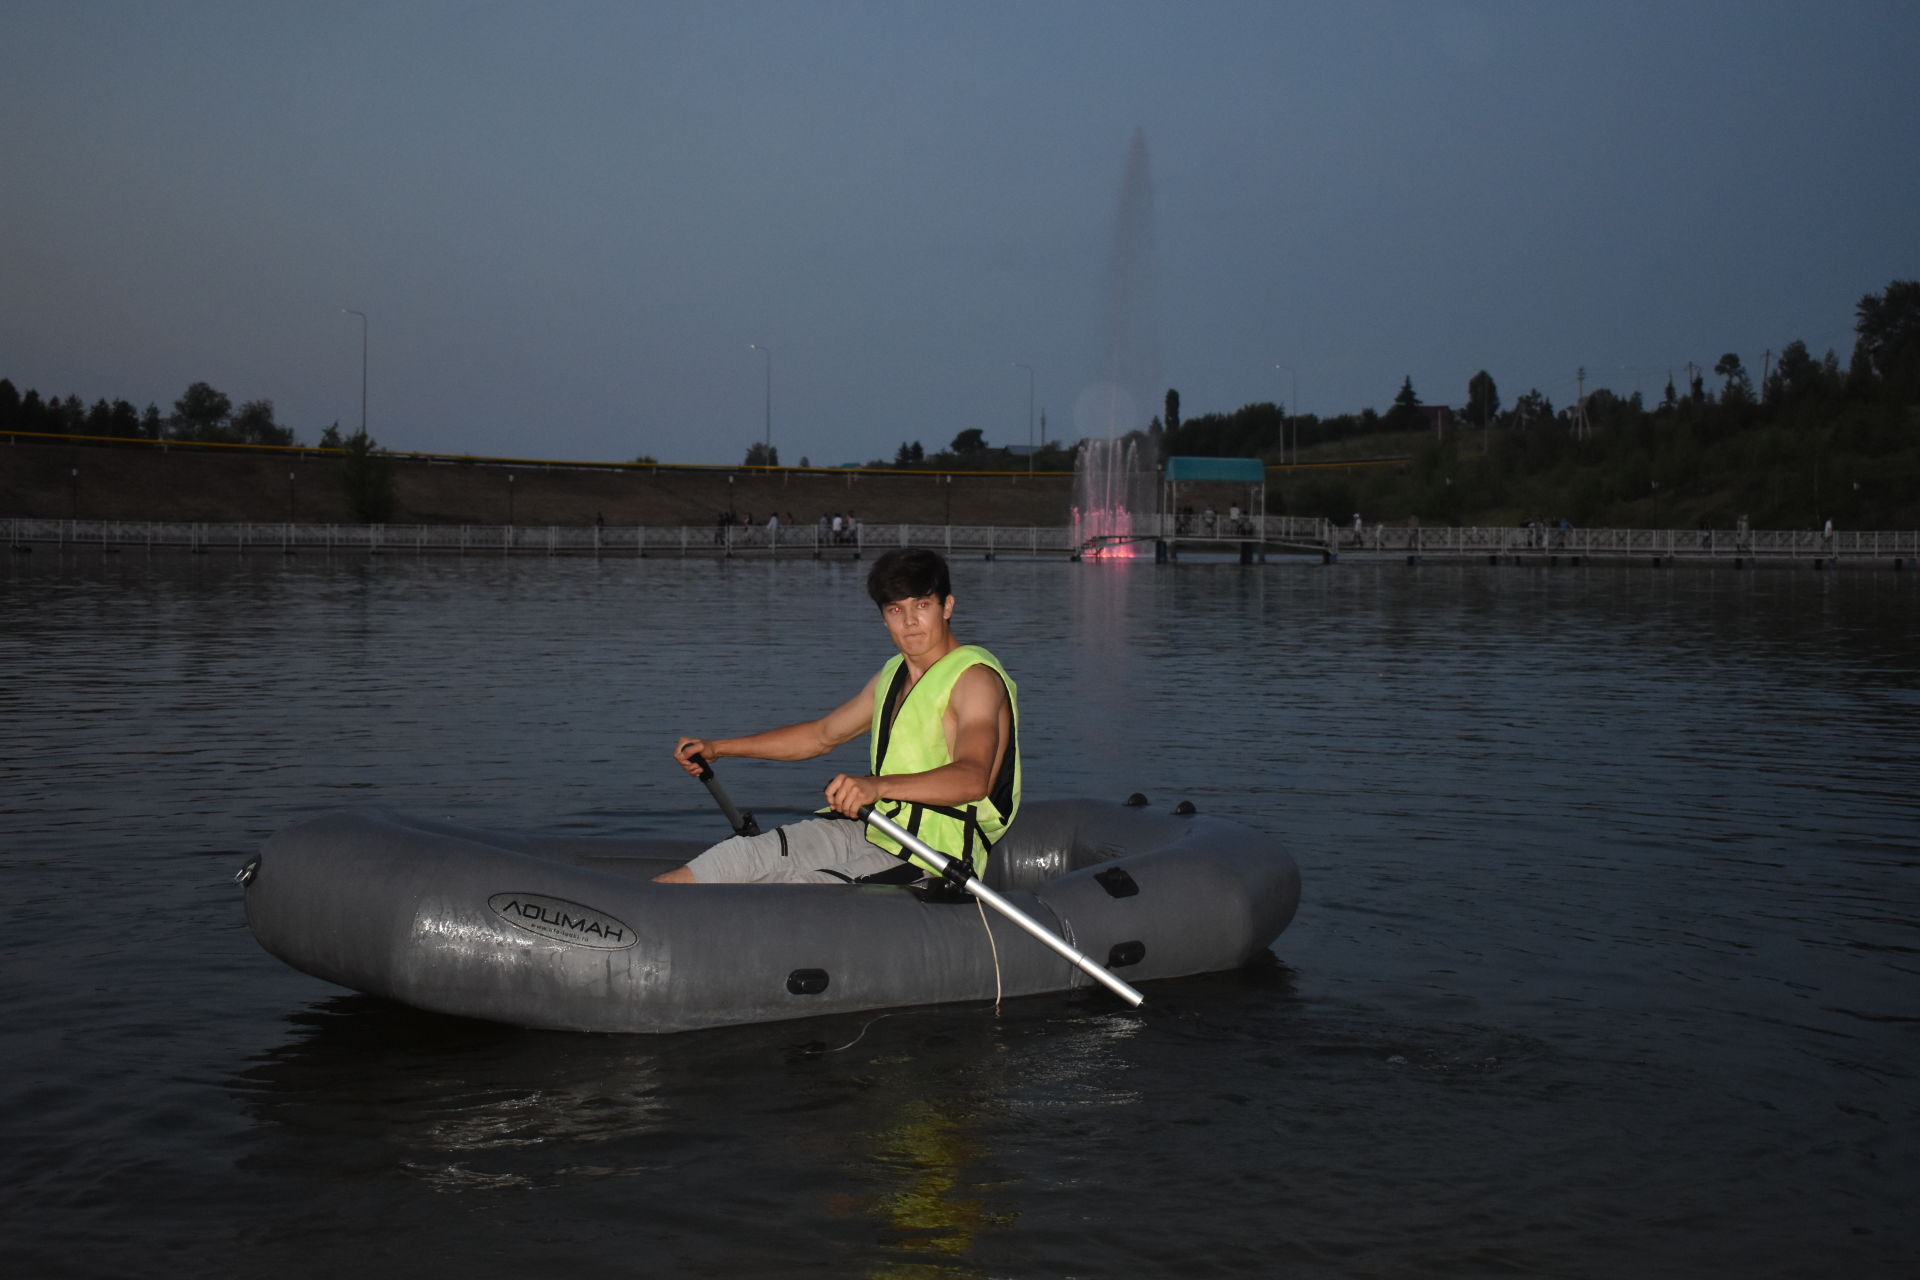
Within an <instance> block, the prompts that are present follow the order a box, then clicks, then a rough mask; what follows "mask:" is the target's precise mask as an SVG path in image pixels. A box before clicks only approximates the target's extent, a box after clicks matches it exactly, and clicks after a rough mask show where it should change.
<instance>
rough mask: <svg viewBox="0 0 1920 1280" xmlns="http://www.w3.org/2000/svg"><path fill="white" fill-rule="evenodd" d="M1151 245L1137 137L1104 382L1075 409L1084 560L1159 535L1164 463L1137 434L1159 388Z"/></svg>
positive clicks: (1148, 181)
mask: <svg viewBox="0 0 1920 1280" xmlns="http://www.w3.org/2000/svg"><path fill="white" fill-rule="evenodd" d="M1153 239H1154V237H1153V179H1152V177H1151V175H1150V174H1149V172H1148V168H1147V140H1146V136H1145V134H1143V133H1142V132H1141V131H1139V130H1138V129H1136V130H1134V134H1133V142H1132V145H1131V146H1130V147H1129V148H1128V152H1127V172H1126V176H1125V178H1124V179H1123V180H1122V182H1121V184H1120V208H1119V213H1118V214H1117V215H1116V217H1115V219H1114V226H1113V252H1112V256H1111V257H1110V258H1109V259H1108V264H1107V293H1106V299H1105V303H1106V306H1105V317H1104V319H1105V325H1104V328H1105V340H1106V361H1107V374H1106V380H1105V381H1104V382H1102V383H1100V384H1099V385H1097V386H1093V387H1089V388H1088V389H1087V390H1086V391H1085V392H1084V393H1083V394H1082V395H1081V396H1080V399H1079V401H1078V403H1076V404H1075V406H1074V417H1075V425H1076V426H1078V427H1079V429H1080V430H1081V431H1082V433H1083V436H1082V441H1081V445H1080V452H1079V454H1078V456H1077V457H1076V458H1075V460H1074V468H1073V469H1074V477H1073V517H1072V518H1073V538H1074V545H1075V546H1076V547H1078V548H1080V550H1081V554H1082V555H1084V556H1095V557H1102V558H1126V557H1131V556H1136V555H1145V554H1147V548H1146V546H1145V544H1144V543H1143V542H1141V541H1139V539H1141V538H1144V537H1148V536H1150V535H1151V533H1152V532H1153V528H1152V525H1153V513H1154V510H1155V507H1156V501H1155V499H1156V497H1157V488H1158V486H1157V485H1156V483H1155V468H1156V465H1157V464H1158V462H1159V459H1158V458H1156V457H1154V456H1152V454H1153V448H1152V446H1151V445H1149V444H1146V443H1143V440H1144V437H1142V436H1141V435H1139V434H1138V433H1139V432H1140V431H1141V430H1142V429H1144V428H1145V427H1146V425H1147V423H1146V420H1145V418H1144V417H1143V416H1142V413H1141V406H1144V405H1149V404H1152V403H1153V389H1154V388H1156V387H1157V385H1158V383H1159V379H1160V344H1159V340H1158V338H1157V336H1156V334H1155V331H1154V315H1155V306H1154V272H1153V259H1154V245H1153Z"/></svg>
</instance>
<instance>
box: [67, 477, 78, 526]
mask: <svg viewBox="0 0 1920 1280" xmlns="http://www.w3.org/2000/svg"><path fill="white" fill-rule="evenodd" d="M79 518H80V468H78V467H69V468H67V519H68V520H78V519H79Z"/></svg>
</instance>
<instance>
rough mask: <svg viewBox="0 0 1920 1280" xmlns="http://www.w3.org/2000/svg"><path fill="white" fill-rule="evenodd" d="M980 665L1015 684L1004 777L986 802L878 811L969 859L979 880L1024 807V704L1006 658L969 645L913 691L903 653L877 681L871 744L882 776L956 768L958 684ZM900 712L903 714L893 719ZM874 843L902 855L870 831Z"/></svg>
mask: <svg viewBox="0 0 1920 1280" xmlns="http://www.w3.org/2000/svg"><path fill="white" fill-rule="evenodd" d="M973 667H991V668H992V669H993V671H994V673H995V674H997V675H998V676H999V677H1000V679H1001V682H1002V683H1004V684H1005V685H1006V686H1007V704H1008V707H1009V709H1010V710H1011V711H1012V713H1013V728H1012V731H1011V732H1010V733H1009V734H1008V735H1007V749H1006V752H1005V754H1004V755H1003V757H1002V759H1001V762H1000V772H999V774H998V775H997V776H996V777H995V778H994V780H993V786H992V788H991V789H990V790H989V791H988V792H987V796H986V799H984V800H976V801H974V802H973V803H972V804H967V805H961V806H958V807H951V808H950V807H948V806H946V805H932V804H912V803H908V802H905V801H899V800H882V801H881V802H880V804H879V805H878V808H879V810H880V812H882V813H884V814H886V815H887V816H888V817H889V818H892V819H893V820H894V821H895V822H897V823H899V824H900V825H901V826H903V827H905V828H906V829H907V830H908V831H911V832H912V833H913V834H914V835H917V836H919V837H920V838H921V839H922V840H925V841H926V842H927V843H928V844H930V845H932V846H933V847H934V848H935V849H938V850H939V851H940V852H941V853H944V854H946V855H947V856H948V857H950V858H964V859H965V860H966V861H967V862H968V863H969V864H970V865H971V866H972V867H973V872H974V874H975V875H979V874H980V873H981V872H982V871H984V870H985V869H986V866H987V855H988V854H989V853H991V852H992V851H993V845H994V842H995V841H997V840H998V839H999V838H1000V837H1001V836H1002V835H1004V834H1005V833H1006V830H1007V827H1008V826H1009V825H1010V824H1011V823H1012V822H1013V815H1014V814H1015V813H1017V812H1018V811H1019V809H1020V701H1019V697H1018V696H1017V694H1016V693H1015V691H1014V685H1013V677H1012V676H1009V675H1008V674H1007V670H1006V668H1005V667H1003V666H1001V665H1000V660H999V659H998V658H995V657H994V656H993V655H992V654H991V653H988V652H987V651H986V650H985V649H982V648H981V647H980V646H979V645H974V644H965V645H961V646H960V647H959V648H957V649H955V650H954V651H953V652H951V653H949V654H947V655H946V656H945V657H943V658H941V659H940V660H939V661H938V662H936V663H934V664H933V666H931V667H929V668H928V669H927V672H926V674H925V675H923V676H921V677H920V680H919V683H917V684H915V685H914V686H913V687H912V688H910V689H909V688H907V679H908V672H907V666H906V658H905V657H904V656H902V655H899V654H895V655H894V657H893V659H892V661H890V662H888V663H887V665H886V666H884V667H882V668H880V678H879V679H878V680H877V681H875V682H874V689H873V725H872V728H871V731H870V734H869V738H868V741H869V744H870V745H869V759H870V762H871V763H870V771H871V772H872V773H873V775H874V776H875V777H884V776H885V775H887V774H890V773H924V772H926V771H927V770H929V769H938V768H939V767H940V766H941V765H944V764H952V763H953V757H952V756H950V755H949V754H947V732H946V726H945V720H946V715H947V703H948V702H949V701H950V700H951V699H952V697H953V686H954V684H955V683H956V682H957V681H958V680H959V679H960V677H961V676H962V675H964V674H965V673H966V672H967V671H968V670H969V669H970V668H973ZM893 708H897V710H893V711H892V714H891V715H889V714H888V713H889V710H890V709H893ZM867 839H868V840H869V841H870V842H871V843H873V844H875V845H878V846H879V847H880V848H882V849H885V850H886V851H887V852H889V853H898V852H900V846H899V845H898V844H897V843H896V842H895V841H893V840H892V839H890V838H889V837H887V836H885V835H882V834H881V833H880V832H878V831H875V830H874V829H873V828H872V827H868V828H867ZM909 861H911V862H913V864H914V865H915V866H919V867H921V869H922V870H924V871H929V872H930V871H932V870H933V868H932V867H927V866H923V865H922V864H921V862H920V860H919V859H918V858H910V859H909Z"/></svg>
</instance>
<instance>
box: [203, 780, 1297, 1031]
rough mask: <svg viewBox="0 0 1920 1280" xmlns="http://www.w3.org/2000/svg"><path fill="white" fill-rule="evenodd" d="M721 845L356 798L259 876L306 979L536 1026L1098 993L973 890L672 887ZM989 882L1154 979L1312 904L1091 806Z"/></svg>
mask: <svg viewBox="0 0 1920 1280" xmlns="http://www.w3.org/2000/svg"><path fill="white" fill-rule="evenodd" d="M702 847H703V845H702V844H698V843H686V842H668V841H659V840H654V841H642V840H617V839H596V838H581V837H552V836H537V835H506V834H499V833H493V832H485V831H476V830H472V829H469V828H466V827H460V826H455V825H452V824H450V823H443V822H432V821H427V820H423V819H419V818H409V817H402V816H400V815H398V814H394V813H387V812H380V811H355V812H350V813H340V814H334V815H330V816H327V817H323V818H319V819H316V820H314V821H311V822H308V823H305V824H303V825H301V826H298V827H294V828H292V829H290V830H287V831H284V832H281V833H280V834H278V835H276V836H274V837H273V839H272V840H270V841H269V842H268V843H267V846H266V848H265V849H263V850H262V851H261V853H260V856H259V857H258V858H256V859H255V860H254V861H253V862H252V863H250V864H249V865H248V867H247V869H246V870H245V871H244V872H243V873H242V877H241V878H242V879H243V881H244V882H245V883H246V886H247V887H246V907H247V921H248V923H249V924H250V925H251V926H252V928H253V932H254V936H255V937H256V938H258V939H259V940H260V943H261V945H262V946H264V947H265V948H266V949H267V950H268V951H270V952H272V953H273V954H274V955H276V956H279V957H280V958H281V959H282V960H285V961H286V962H287V963H288V964H290V965H292V966H294V967H295V968H296V969H301V970H304V971H305V972H307V973H311V974H313V975H315V976H317V977H320V978H324V979H326V980H327V981H329V982H336V983H339V984H340V985H342V986H346V987H351V988H353V989H355V990H357V991H364V992H367V993H369V994H371V995H376V996H384V997H386V998H388V999H392V1000H398V1001H401V1002H403V1003H405V1004H409V1005H413V1006H415V1007H417V1008H420V1009H428V1010H433V1011H435V1012H439V1013H449V1014H458V1015H462V1016H466V1017H473V1018H486V1019H491V1020H493V1021H496V1022H505V1023H511V1024H514V1025H517V1026H524V1027H546V1028H557V1029H569V1030H579V1031H683V1030H687V1029H690V1028H694V1027H711V1026H721V1025H725V1024H729V1023H743V1022H772V1021H777V1020H780V1019H783V1018H804V1017H811V1016H814V1015H817V1014H825V1013H846V1012H851V1011H857V1010H863V1009H880V1008H888V1007H893V1006H899V1005H911V1004H935V1003H940V1002H944V1001H955V1000H991V999H993V998H994V997H995V995H996V991H1000V992H1004V994H1005V995H1007V996H1022V995H1032V994H1036V993H1040V992H1047V991H1063V990H1066V989H1069V988H1075V987H1082V986H1091V985H1093V983H1092V980H1091V979H1090V978H1088V977H1087V976H1086V975H1085V974H1083V973H1081V972H1079V971H1078V970H1077V969H1075V968H1074V967H1073V966H1072V965H1071V964H1069V963H1068V962H1067V961H1066V960H1064V959H1062V958H1061V957H1059V956H1057V955H1055V954H1054V953H1053V952H1052V951H1050V950H1048V949H1047V948H1045V947H1043V946H1041V945H1040V944H1039V943H1038V942H1036V941H1035V940H1034V939H1032V938H1030V937H1028V936H1027V935H1026V934H1024V933H1022V932H1021V931H1020V930H1019V929H1017V928H1016V927H1014V926H1013V925H1012V924H1010V923H1009V922H1008V921H1006V920H1004V919H1002V918H1000V917H999V916H997V915H994V914H993V913H992V912H986V913H984V919H983V913H982V912H981V911H979V910H978V909H977V908H976V907H975V906H974V905H972V902H971V899H969V900H967V901H965V902H963V903H961V904H959V905H949V904H945V903H940V902H935V901H929V900H928V899H927V895H926V894H925V893H924V892H922V891H920V890H917V889H912V888H906V887H892V886H881V885H857V886H854V885H850V886H846V887H840V886H823V885H751V884H744V885H742V884H716V885H662V884H655V883H653V882H652V877H653V876H655V875H657V874H659V873H660V872H661V871H664V870H667V869H668V868H671V867H674V866H678V865H679V864H681V863H682V862H684V861H685V860H686V859H687V858H688V857H690V856H691V855H692V854H694V853H697V852H698V851H699V850H700V849H701V848H702ZM987 882H988V883H989V884H991V885H992V886H993V887H994V888H996V889H999V890H1000V891H1001V892H1003V893H1004V894H1006V895H1007V896H1008V898H1009V899H1010V900H1011V901H1012V902H1013V903H1014V905H1016V906H1018V907H1020V908H1021V909H1022V910H1023V911H1025V912H1026V913H1027V914H1029V915H1030V916H1032V917H1033V918H1034V919H1036V920H1037V921H1039V922H1040V923H1041V924H1043V925H1045V926H1046V927H1047V928H1049V929H1052V930H1055V931H1056V932H1058V933H1059V934H1060V935H1061V936H1062V937H1064V938H1065V939H1066V940H1067V941H1069V942H1071V943H1072V944H1073V945H1074V946H1076V947H1078V948H1079V949H1080V950H1081V951H1082V952H1084V953H1085V954H1087V955H1088V956H1091V957H1092V958H1093V959H1095V960H1096V961H1098V962H1101V963H1104V964H1106V965H1108V966H1109V967H1111V968H1112V969H1113V970H1114V971H1115V972H1116V973H1118V974H1119V975H1120V976H1121V977H1123V978H1125V979H1126V980H1127V981H1128V982H1130V983H1133V984H1135V985H1138V984H1139V983H1140V982H1143V981H1147V980H1151V979H1154V978H1172V977H1180V976H1184V975H1187V974H1195V973H1206V972H1210V971H1213V970H1218V969H1229V968H1233V967H1236V966H1238V965H1241V964H1244V963H1245V962H1247V961H1248V960H1249V959H1251V958H1252V957H1254V956H1256V955H1258V954H1259V953H1260V952H1261V951H1262V950H1263V949H1265V948H1266V947H1267V946H1268V944H1270V943H1271V942H1272V941H1273V940H1274V939H1275V938H1276V937H1278V936H1279V934H1280V932H1281V930H1283V929H1284V928H1286V926H1287V923H1288V921H1290V920H1291V919H1292V918H1293V913H1294V909H1295V907H1296V906H1297V905H1298V903H1299V899H1300V874H1299V871H1298V870H1297V869H1296V868H1295V866H1294V863H1293V860H1292V859H1291V858H1290V857H1288V856H1287V854H1286V852H1285V851H1284V850H1283V849H1282V848H1281V847H1280V845H1279V843H1278V842H1277V841H1275V840H1274V839H1273V838H1272V837H1269V836H1265V835H1262V834H1260V833H1258V832H1256V831H1253V830H1251V829H1249V828H1247V827H1243V826H1241V825H1239V824H1238V823H1234V822H1229V821H1226V820H1223V819H1220V818H1213V817H1208V816H1205V815H1201V814H1192V813H1187V814H1180V813H1169V812H1167V811H1165V810H1158V809H1152V808H1147V807H1144V806H1140V805H1132V806H1129V805H1118V804H1107V803H1101V802H1097V801H1091V800H1067V801H1036V802H1030V803H1028V804H1027V805H1026V806H1024V807H1023V808H1022V810H1021V813H1020V817H1019V820H1018V821H1017V822H1016V823H1015V824H1014V826H1013V828H1012V829H1011V830H1009V831H1008V832H1007V834H1006V836H1005V837H1004V838H1003V839H1002V841H1001V843H1000V845H999V846H998V847H997V848H996V849H995V851H994V854H993V857H992V859H991V861H990V862H989V865H988V871H987ZM989 929H991V931H992V939H991V943H990V942H989V938H988V930H989ZM996 953H997V955H996ZM996 967H997V975H996Z"/></svg>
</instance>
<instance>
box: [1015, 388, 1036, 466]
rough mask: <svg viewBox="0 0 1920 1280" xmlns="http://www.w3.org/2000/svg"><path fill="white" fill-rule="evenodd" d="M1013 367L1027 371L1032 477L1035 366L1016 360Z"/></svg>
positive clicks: (1029, 449)
mask: <svg viewBox="0 0 1920 1280" xmlns="http://www.w3.org/2000/svg"><path fill="white" fill-rule="evenodd" d="M1013 367H1014V368H1016V369H1025V370H1026V371H1027V474H1028V475H1032V474H1033V366H1032V365H1030V364H1021V363H1020V362H1019V361H1018V360H1015V361H1014V362H1013Z"/></svg>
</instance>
